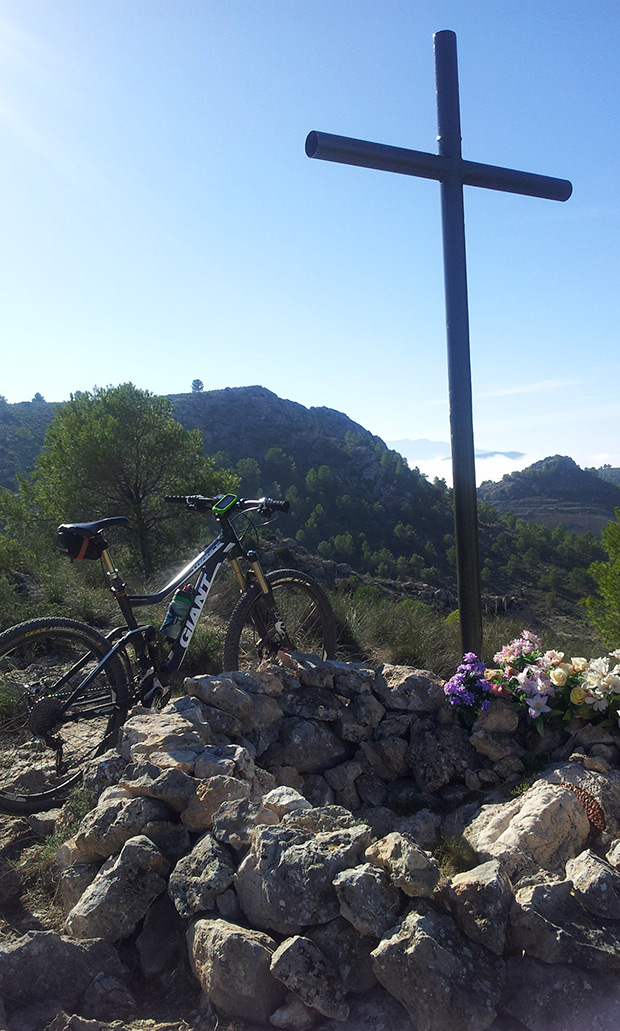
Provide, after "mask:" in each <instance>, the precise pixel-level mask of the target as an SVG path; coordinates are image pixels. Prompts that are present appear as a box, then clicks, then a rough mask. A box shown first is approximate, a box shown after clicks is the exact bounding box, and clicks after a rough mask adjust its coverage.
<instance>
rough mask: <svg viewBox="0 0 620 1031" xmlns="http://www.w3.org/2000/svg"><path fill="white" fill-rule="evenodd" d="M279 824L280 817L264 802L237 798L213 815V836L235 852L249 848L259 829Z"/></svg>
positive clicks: (225, 803) (222, 806)
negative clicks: (267, 825)
mask: <svg viewBox="0 0 620 1031" xmlns="http://www.w3.org/2000/svg"><path fill="white" fill-rule="evenodd" d="M276 823H279V817H278V815H277V814H276V813H275V812H274V811H273V809H271V808H269V807H268V806H266V805H264V804H263V803H262V802H252V801H251V800H250V799H249V798H237V799H233V800H232V801H230V802H222V804H221V805H220V806H219V808H218V809H216V811H215V813H214V814H213V836H214V837H215V838H217V840H218V841H221V842H222V843H223V844H226V845H230V847H231V848H232V849H234V851H235V852H244V851H245V850H246V849H248V848H249V846H250V843H251V841H252V836H253V834H254V831H255V830H256V828H257V827H259V826H262V825H263V824H269V825H273V824H276Z"/></svg>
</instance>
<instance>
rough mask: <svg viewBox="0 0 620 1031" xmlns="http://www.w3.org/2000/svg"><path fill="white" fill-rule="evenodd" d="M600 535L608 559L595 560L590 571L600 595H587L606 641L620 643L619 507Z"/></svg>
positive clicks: (595, 623) (594, 620) (592, 618)
mask: <svg viewBox="0 0 620 1031" xmlns="http://www.w3.org/2000/svg"><path fill="white" fill-rule="evenodd" d="M601 537H602V538H603V547H604V548H605V551H606V552H607V556H608V561H607V562H593V563H592V565H591V566H590V574H591V576H592V577H593V578H594V581H595V583H596V585H597V587H598V593H599V597H594V596H590V597H588V598H586V609H587V612H588V616H589V617H590V622H591V623H592V626H593V627H594V629H595V630H596V632H597V634H598V635H599V637H600V638H601V641H603V643H604V644H606V645H607V646H608V647H610V648H618V647H620V508H617V509H616V520H615V522H613V521H612V522H610V523H607V526H606V527H604V529H603V531H602V533H601Z"/></svg>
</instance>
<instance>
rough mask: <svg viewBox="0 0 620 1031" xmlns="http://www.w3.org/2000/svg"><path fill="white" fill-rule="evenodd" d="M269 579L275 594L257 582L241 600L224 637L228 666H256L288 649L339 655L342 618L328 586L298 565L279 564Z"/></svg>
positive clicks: (224, 658) (226, 666)
mask: <svg viewBox="0 0 620 1031" xmlns="http://www.w3.org/2000/svg"><path fill="white" fill-rule="evenodd" d="M266 579H267V581H268V582H269V586H270V588H271V593H270V594H269V595H265V594H263V592H262V591H261V589H260V587H259V586H258V584H254V585H253V586H252V587H251V588H250V589H249V590H248V591H246V592H245V594H244V595H243V596H242V597H241V598H240V600H239V602H238V603H237V606H236V608H235V610H234V612H233V614H232V616H231V619H230V623H229V625H228V630H227V631H226V639H225V641H224V655H223V668H224V670H239V669H241V670H243V669H255V668H256V666H257V665H258V664H259V663H260V662H262V661H263V660H265V659H273V658H275V656H276V655H277V653H278V652H279V651H280V650H282V649H286V650H287V651H297V652H313V653H315V654H316V655H318V656H319V657H320V658H322V659H333V658H334V655H335V654H336V621H335V619H334V613H333V611H332V607H331V604H330V602H329V598H328V597H327V595H326V594H325V591H324V590H323V588H322V587H321V586H320V585H319V584H318V583H317V582H316V580H313V579H312V577H310V576H306V574H305V573H300V572H298V571H297V570H295V569H277V570H276V571H275V572H273V573H267V576H266Z"/></svg>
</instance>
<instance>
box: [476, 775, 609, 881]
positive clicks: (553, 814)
mask: <svg viewBox="0 0 620 1031" xmlns="http://www.w3.org/2000/svg"><path fill="white" fill-rule="evenodd" d="M589 830H590V825H589V823H588V818H587V816H586V814H585V812H584V809H583V806H581V805H580V803H579V801H578V799H577V798H576V796H575V795H574V794H573V792H572V791H569V790H568V788H563V787H560V786H556V785H551V784H548V783H546V782H544V781H537V782H536V783H535V784H534V785H533V787H531V788H530V789H529V791H526V792H525V794H523V795H521V796H519V797H518V798H516V799H514V800H513V801H512V802H508V803H500V804H498V805H491V806H483V807H482V810H481V813H480V815H479V816H477V817H476V818H475V819H474V820H473V821H472V822H471V823H470V824H469V825H468V826H467V827H466V828H465V830H464V835H465V837H466V838H467V840H468V841H469V843H470V844H471V845H472V847H473V848H474V849H475V850H476V852H478V854H479V856H480V858H481V859H494V858H497V859H499V860H500V862H501V863H502V866H503V867H504V870H505V871H506V873H507V874H508V876H509V877H510V878H511V879H512V880H516V879H518V878H519V877H522V876H523V875H524V874H528V873H532V872H534V871H535V870H537V869H539V868H540V867H542V868H543V869H544V870H550V871H553V870H555V871H558V870H563V868H564V864H565V863H566V861H567V860H568V859H570V858H571V857H572V856H575V855H578V854H579V852H581V851H582V850H583V847H584V845H585V842H586V839H587V837H588V833H589Z"/></svg>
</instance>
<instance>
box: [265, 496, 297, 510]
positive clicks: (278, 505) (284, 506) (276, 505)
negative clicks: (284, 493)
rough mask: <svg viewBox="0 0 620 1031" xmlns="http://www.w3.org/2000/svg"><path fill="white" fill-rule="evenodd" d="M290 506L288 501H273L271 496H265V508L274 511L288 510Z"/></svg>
mask: <svg viewBox="0 0 620 1031" xmlns="http://www.w3.org/2000/svg"><path fill="white" fill-rule="evenodd" d="M290 507H291V503H290V501H275V500H274V499H273V498H265V508H270V509H272V510H273V511H274V512H288V511H289V509H290Z"/></svg>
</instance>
